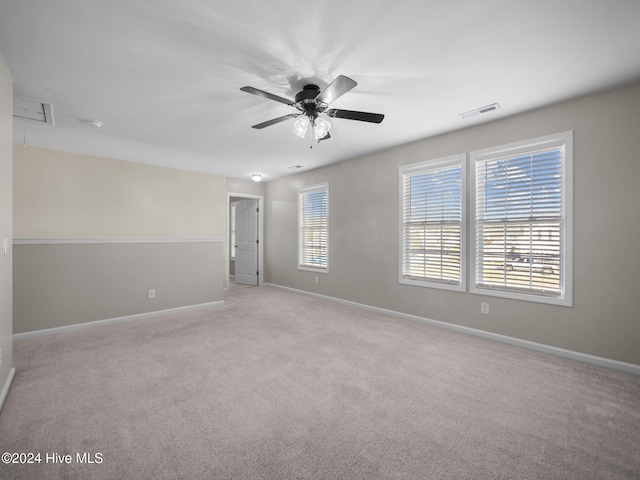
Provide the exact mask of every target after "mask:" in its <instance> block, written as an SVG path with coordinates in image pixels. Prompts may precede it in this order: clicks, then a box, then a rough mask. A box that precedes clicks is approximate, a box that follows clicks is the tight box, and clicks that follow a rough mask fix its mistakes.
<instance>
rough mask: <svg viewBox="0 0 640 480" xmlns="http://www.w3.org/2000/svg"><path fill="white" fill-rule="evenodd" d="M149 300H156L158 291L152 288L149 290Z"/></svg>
mask: <svg viewBox="0 0 640 480" xmlns="http://www.w3.org/2000/svg"><path fill="white" fill-rule="evenodd" d="M149 298H150V299H151V298H156V289H155V288H150V289H149Z"/></svg>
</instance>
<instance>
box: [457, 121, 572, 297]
mask: <svg viewBox="0 0 640 480" xmlns="http://www.w3.org/2000/svg"><path fill="white" fill-rule="evenodd" d="M471 170H472V176H473V182H472V184H473V195H472V208H471V212H472V225H473V226H474V232H473V242H472V243H473V248H472V259H471V267H472V271H473V280H472V285H471V288H470V291H471V292H472V293H480V294H484V295H495V296H501V297H507V298H515V299H522V300H529V301H537V302H543V303H551V304H556V305H565V306H571V305H572V261H571V260H572V248H571V246H572V239H573V233H572V223H573V220H572V210H573V205H572V198H573V194H572V177H573V134H572V132H564V133H561V134H557V135H549V136H546V137H541V138H536V139H532V140H527V141H524V142H518V143H513V144H509V145H503V146H499V147H494V148H488V149H485V150H479V151H475V152H471Z"/></svg>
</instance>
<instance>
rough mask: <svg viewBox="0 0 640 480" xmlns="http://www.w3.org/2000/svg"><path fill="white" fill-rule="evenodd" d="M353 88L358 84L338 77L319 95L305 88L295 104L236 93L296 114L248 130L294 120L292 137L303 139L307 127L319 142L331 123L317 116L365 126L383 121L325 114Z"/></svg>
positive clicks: (365, 116)
mask: <svg viewBox="0 0 640 480" xmlns="http://www.w3.org/2000/svg"><path fill="white" fill-rule="evenodd" d="M356 85H358V83H357V82H356V81H355V80H352V79H351V78H349V77H345V76H344V75H339V76H338V77H337V78H336V79H335V80H334V81H333V82H331V83H330V84H329V86H328V87H327V88H325V89H324V90H323V91H320V87H318V86H317V85H314V84H308V85H305V86H304V87H303V89H302V90H301V91H300V92H298V93H297V95H296V96H295V100H289V99H287V98H284V97H280V96H278V95H274V94H272V93H269V92H265V91H263V90H259V89H257V88H254V87H242V88H241V89H240V90H242V91H243V92H247V93H251V94H253V95H258V96H259V97H264V98H267V99H269V100H273V101H276V102H280V103H284V104H285V105H289V106H290V107H294V108H295V109H296V110H298V112H300V113H292V114H289V115H284V116H282V117H278V118H274V119H273V120H268V121H266V122H262V123H258V124H257V125H253V127H252V128H256V129H262V128H265V127H269V126H271V125H275V124H276V123H280V122H284V121H286V120H288V119H290V118H295V119H296V120H295V122H294V123H293V133H295V134H296V135H297V136H298V137H300V138H305V137H306V135H307V131H308V130H309V127H311V128H312V129H313V133H314V137H315V139H316V140H318V141H320V140H326V139H328V138H330V134H329V130H330V129H331V123H330V122H329V121H327V120H326V119H324V118H323V117H322V116H321V115H326V116H328V117H331V118H346V119H348V120H357V121H360V122H369V123H380V122H382V120H383V119H384V115H383V114H381V113H368V112H358V111H353V110H338V109H331V110H329V104H330V103H331V102H333V101H334V100H336V99H338V98H339V97H341V96H342V95H344V94H345V93H347V92H348V91H349V90H351V89H352V88H354V87H355V86H356Z"/></svg>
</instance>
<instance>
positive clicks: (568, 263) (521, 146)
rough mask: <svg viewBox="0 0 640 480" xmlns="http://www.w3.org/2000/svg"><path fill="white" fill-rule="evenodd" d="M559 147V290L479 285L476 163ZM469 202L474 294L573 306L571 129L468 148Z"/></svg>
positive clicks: (471, 285) (471, 283) (471, 289)
mask: <svg viewBox="0 0 640 480" xmlns="http://www.w3.org/2000/svg"><path fill="white" fill-rule="evenodd" d="M560 146H562V147H563V148H564V156H563V158H562V160H561V168H562V179H561V199H562V208H561V212H562V213H561V219H562V221H561V222H560V223H561V227H560V232H559V235H560V236H559V238H560V241H559V244H560V293H559V294H545V293H533V292H532V293H529V292H517V291H514V290H511V289H505V288H504V287H503V288H500V287H491V288H489V287H487V286H482V285H479V281H478V274H479V272H478V265H477V260H478V225H477V207H478V199H477V198H476V196H477V181H478V179H477V165H478V163H479V162H484V161H486V160H491V159H498V158H504V157H515V156H518V155H525V154H528V153H533V152H536V151H540V150H543V149H547V148H555V147H560ZM470 170H471V172H470V174H471V182H470V187H471V189H472V191H471V195H470V196H471V205H470V210H471V211H470V224H471V233H470V235H471V242H470V250H471V252H470V272H471V276H470V287H469V291H470V292H471V293H474V294H481V295H489V296H495V297H503V298H509V299H514V300H525V301H531V302H539V303H547V304H552V305H561V306H567V307H571V306H573V131H566V132H562V133H557V134H552V135H546V136H542V137H537V138H532V139H528V140H522V141H519V142H513V143H509V144H505V145H500V146H496V147H490V148H485V149H481V150H475V151H472V152H471V154H470Z"/></svg>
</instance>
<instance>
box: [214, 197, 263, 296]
mask: <svg viewBox="0 0 640 480" xmlns="http://www.w3.org/2000/svg"><path fill="white" fill-rule="evenodd" d="M231 197H235V198H241V199H252V200H258V286H259V287H261V286H262V285H263V284H264V196H263V195H251V194H249V193H234V192H227V235H226V237H225V238H226V240H225V243H226V245H227V248H225V254H224V256H225V274H226V278H227V288H229V286H230V285H231V276H230V274H229V263H230V262H231V256H230V254H229V252H230V251H231V248H230V245H231V219H230V218H229V215H230V214H231Z"/></svg>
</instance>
